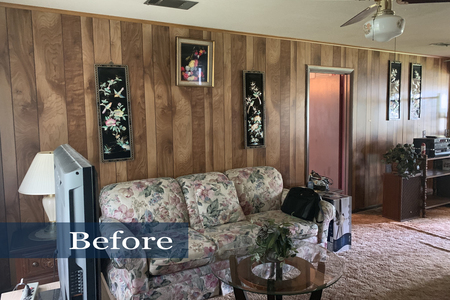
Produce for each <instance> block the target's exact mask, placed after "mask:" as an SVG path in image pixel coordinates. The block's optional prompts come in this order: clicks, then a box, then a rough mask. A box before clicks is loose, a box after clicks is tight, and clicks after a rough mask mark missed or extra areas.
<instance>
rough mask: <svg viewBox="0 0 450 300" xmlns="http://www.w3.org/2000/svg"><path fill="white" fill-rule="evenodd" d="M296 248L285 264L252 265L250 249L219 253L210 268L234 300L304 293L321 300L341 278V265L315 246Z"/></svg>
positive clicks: (342, 266)
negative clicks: (230, 290) (258, 295)
mask: <svg viewBox="0 0 450 300" xmlns="http://www.w3.org/2000/svg"><path fill="white" fill-rule="evenodd" d="M296 246H297V251H298V253H297V256H295V257H291V258H288V259H286V260H285V263H284V264H280V263H274V262H268V263H261V262H255V261H252V259H251V256H250V255H249V253H250V252H249V248H238V249H231V250H226V249H219V250H218V251H216V253H215V254H214V256H213V257H212V261H211V264H210V266H211V269H212V272H213V274H214V275H215V276H216V277H217V278H218V279H219V280H220V281H222V282H224V283H226V284H228V285H230V286H232V287H233V289H234V295H235V297H236V299H237V300H244V299H247V297H246V294H245V293H244V291H247V292H252V293H259V294H266V295H267V298H268V299H269V300H271V299H277V300H278V299H282V296H283V295H297V294H306V293H311V297H310V299H311V300H316V299H320V298H321V297H322V290H323V289H325V288H327V287H329V286H331V285H332V284H334V283H335V282H336V281H338V280H339V278H341V276H342V274H343V272H344V261H343V260H342V259H341V258H339V257H338V256H337V255H336V254H334V253H333V252H330V251H328V250H327V249H325V248H323V247H321V246H319V245H317V244H311V243H307V242H297V243H296Z"/></svg>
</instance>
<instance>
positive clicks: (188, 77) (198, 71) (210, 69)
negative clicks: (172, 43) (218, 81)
mask: <svg viewBox="0 0 450 300" xmlns="http://www.w3.org/2000/svg"><path fill="white" fill-rule="evenodd" d="M214 44H215V43H214V41H204V40H193V39H188V38H181V37H177V51H176V53H177V71H176V76H177V78H176V85H180V86H203V87H213V86H214Z"/></svg>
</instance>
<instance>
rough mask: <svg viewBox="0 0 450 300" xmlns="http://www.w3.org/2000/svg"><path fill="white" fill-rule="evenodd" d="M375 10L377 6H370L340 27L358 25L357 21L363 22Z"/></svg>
mask: <svg viewBox="0 0 450 300" xmlns="http://www.w3.org/2000/svg"><path fill="white" fill-rule="evenodd" d="M377 8H378V4H372V5H371V6H369V7H367V8H366V9H365V10H363V11H362V12H360V13H359V14H357V15H356V16H354V17H353V18H351V19H350V20H348V21H347V22H345V23H344V24H342V25H341V27H344V26H347V25H351V24H355V23H358V22H359V21H362V20H364V19H365V18H367V17H368V16H369V15H370V14H372V13H374V12H375V11H376V10H377Z"/></svg>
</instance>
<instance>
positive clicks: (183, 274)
mask: <svg viewBox="0 0 450 300" xmlns="http://www.w3.org/2000/svg"><path fill="white" fill-rule="evenodd" d="M133 276H134V274H132V273H130V272H127V271H126V270H124V269H116V268H114V267H113V266H112V265H111V264H110V265H109V266H108V267H107V278H106V279H107V282H108V286H109V288H110V291H111V293H112V294H113V295H114V297H115V298H116V299H117V300H143V299H158V300H166V299H168V300H169V299H170V300H172V299H186V300H190V299H198V300H200V299H207V298H211V297H214V296H217V295H219V292H220V288H219V287H220V282H219V280H218V279H217V278H216V277H215V276H214V275H213V274H212V273H211V268H210V267H209V266H208V265H206V266H202V267H200V268H194V269H189V270H184V271H180V272H177V273H172V274H167V275H161V276H146V275H144V276H145V277H144V278H143V277H139V278H137V279H135V280H134V284H136V283H137V282H139V284H142V285H140V287H137V286H134V285H133V280H129V279H130V278H133Z"/></svg>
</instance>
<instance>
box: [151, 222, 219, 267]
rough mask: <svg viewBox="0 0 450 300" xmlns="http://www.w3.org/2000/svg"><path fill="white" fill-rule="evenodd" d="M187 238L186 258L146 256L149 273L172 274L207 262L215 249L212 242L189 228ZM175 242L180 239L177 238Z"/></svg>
mask: <svg viewBox="0 0 450 300" xmlns="http://www.w3.org/2000/svg"><path fill="white" fill-rule="evenodd" d="M171 236H173V235H171ZM187 238H188V245H189V249H188V255H187V257H186V258H156V259H155V258H148V265H149V272H150V274H152V275H163V274H172V273H176V272H180V271H183V270H188V269H193V268H197V267H200V266H203V265H206V264H208V263H209V260H210V258H211V256H212V254H213V253H214V251H215V250H216V245H215V244H214V242H213V241H211V240H209V239H207V238H206V237H205V236H203V235H201V234H200V233H198V232H197V231H195V230H193V229H191V228H189V229H188V237H187ZM177 242H182V241H181V240H179V239H177Z"/></svg>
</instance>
